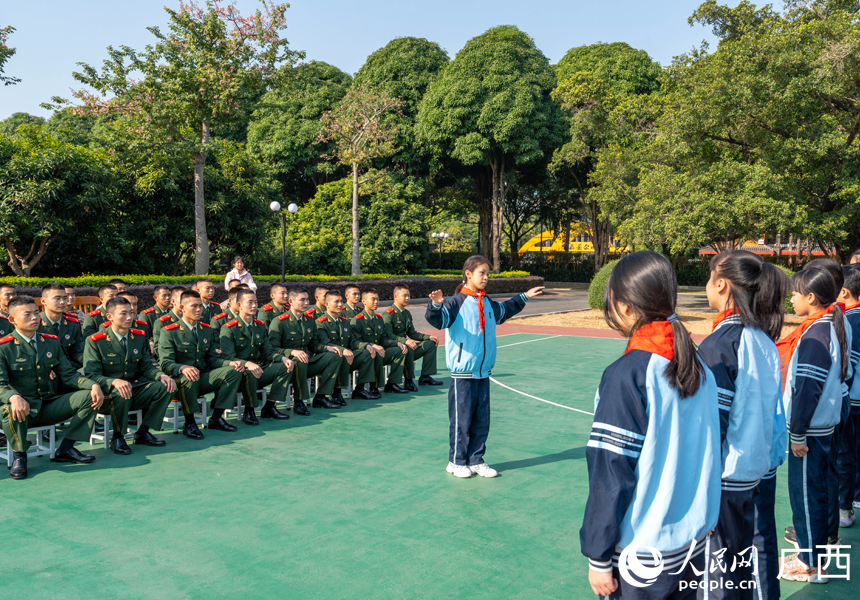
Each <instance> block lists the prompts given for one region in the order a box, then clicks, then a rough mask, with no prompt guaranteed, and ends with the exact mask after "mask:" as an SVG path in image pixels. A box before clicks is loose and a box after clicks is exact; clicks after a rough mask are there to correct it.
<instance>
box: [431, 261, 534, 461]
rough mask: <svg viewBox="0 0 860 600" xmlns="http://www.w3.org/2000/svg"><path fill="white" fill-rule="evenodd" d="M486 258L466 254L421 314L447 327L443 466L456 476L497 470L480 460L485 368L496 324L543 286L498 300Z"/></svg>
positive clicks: (485, 424)
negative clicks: (490, 289) (447, 293)
mask: <svg viewBox="0 0 860 600" xmlns="http://www.w3.org/2000/svg"><path fill="white" fill-rule="evenodd" d="M489 273H490V264H489V262H488V261H487V259H486V258H484V257H483V256H472V257H470V258H468V259H467V260H466V263H465V265H464V266H463V285H462V286H460V287H459V288H458V290H457V293H455V294H454V295H453V296H451V297H450V298H448V299H447V300H445V301H444V303H443V301H442V292H441V291H439V290H437V291H435V292H433V293H432V294H430V300H431V302H430V303H429V304H428V305H427V313H426V315H425V318H426V319H427V322H428V323H430V325H432V326H433V327H435V328H437V329H447V330H448V334H447V339H446V341H445V356H446V360H447V363H448V370H449V371H451V387H450V389H449V390H448V417H449V419H450V422H451V424H450V430H449V436H450V444H451V449H450V452H449V458H448V460H449V462H448V467H447V469H446V470H447V471H448V473H451V474H452V475H454V476H456V477H461V478H468V477H471V476H472V475H473V474H478V475H480V476H482V477H495V476H496V475H497V474H498V473H497V472H496V471H495V470H494V469H492V468H491V467H489V466H488V465H487V464H486V463H485V462H484V451H485V449H486V442H487V435H488V434H489V432H490V379H489V377H490V371H491V370H492V368H493V366H494V365H495V363H496V325H497V324H498V325H501V324H502V323H504V322H505V321H506V320H507V319H509V318H510V317H512V316H514V315H515V314H517V313H519V312H520V311H521V310H522V309H523V308H524V307H525V305H526V302H527V301H528V299H529V298H533V297H534V296H537V295H538V294H540V292H541V290H543V287H537V288H532V289H531V290H529V291H528V292H526V293H523V294H519V295H517V296H514V297H513V298H511V299H510V300H507V301H506V302H503V303H501V304H500V303H498V302H496V301H495V300H492V299H490V298H488V297H487V296H486V295H485V293H484V289H485V288H486V287H487V283H488V282H489Z"/></svg>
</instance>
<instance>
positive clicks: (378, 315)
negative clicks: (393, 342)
mask: <svg viewBox="0 0 860 600" xmlns="http://www.w3.org/2000/svg"><path fill="white" fill-rule="evenodd" d="M373 314H375V315H376V316H377V317H379V318H380V319H381V318H382V315H381V314H379V313H373Z"/></svg>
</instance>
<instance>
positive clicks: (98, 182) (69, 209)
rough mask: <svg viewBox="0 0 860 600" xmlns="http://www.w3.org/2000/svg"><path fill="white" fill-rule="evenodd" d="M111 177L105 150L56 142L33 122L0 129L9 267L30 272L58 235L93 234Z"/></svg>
mask: <svg viewBox="0 0 860 600" xmlns="http://www.w3.org/2000/svg"><path fill="white" fill-rule="evenodd" d="M113 180H114V178H113V172H112V168H111V164H110V161H109V158H108V156H107V154H106V153H103V152H99V151H95V150H90V149H87V148H82V147H80V146H73V145H71V144H67V143H64V142H61V141H59V140H57V139H55V138H53V137H51V136H50V135H48V134H47V133H45V131H44V130H43V128H42V127H38V126H25V127H21V128H20V129H18V130H17V132H16V134H15V135H12V136H8V135H3V134H0V238H2V240H3V244H4V246H5V248H6V251H7V253H8V255H9V267H10V268H11V269H12V271H13V272H14V273H15V274H16V275H18V276H19V277H29V276H30V274H31V273H32V270H33V267H35V266H36V265H37V264H38V263H39V261H40V260H41V259H42V258H43V257H44V256H45V253H46V252H47V251H48V248H49V247H50V246H51V244H52V243H53V242H54V241H55V240H56V239H57V238H58V236H61V235H78V234H80V235H85V236H87V237H89V238H92V237H94V236H93V234H92V232H93V231H94V230H95V229H96V228H98V226H99V224H101V223H103V222H104V221H105V215H106V214H107V212H108V210H109V208H110V197H111V191H112V188H113Z"/></svg>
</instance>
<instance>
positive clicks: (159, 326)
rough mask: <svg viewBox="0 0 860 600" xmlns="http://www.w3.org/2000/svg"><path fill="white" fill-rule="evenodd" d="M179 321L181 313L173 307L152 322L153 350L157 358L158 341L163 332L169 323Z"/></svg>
mask: <svg viewBox="0 0 860 600" xmlns="http://www.w3.org/2000/svg"><path fill="white" fill-rule="evenodd" d="M178 321H179V315H177V314H176V313H175V312H173V309H172V308H171V309H170V310H168V311H167V312H166V313H164V314H163V315H161V316H160V317H158V318H157V319H156V320H155V321H154V322H153V323H152V352H153V354H155V357H156V358H158V348H159V345H158V341H159V339H160V338H161V332H162V331H163V330H164V328H165V327H167V326H168V325H172V324H173V323H177V322H178Z"/></svg>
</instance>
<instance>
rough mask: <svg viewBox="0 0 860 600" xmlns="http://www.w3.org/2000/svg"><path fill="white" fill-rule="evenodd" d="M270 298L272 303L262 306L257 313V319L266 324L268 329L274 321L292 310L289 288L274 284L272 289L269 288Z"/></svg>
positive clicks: (281, 284)
mask: <svg viewBox="0 0 860 600" xmlns="http://www.w3.org/2000/svg"><path fill="white" fill-rule="evenodd" d="M269 297H270V298H271V299H272V301H271V302H268V303H266V304H264V305H263V306H261V307H260V311H259V312H258V313H257V318H258V319H260V320H261V321H262V322H263V323H265V324H266V327H268V326H270V325H271V324H272V320H273V319H277V318H278V317H280V316H281V315H283V314H286V313H287V311H289V310H290V302H289V295H288V294H287V286H285V285H284V284H283V283H273V284H272V287H271V288H269Z"/></svg>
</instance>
